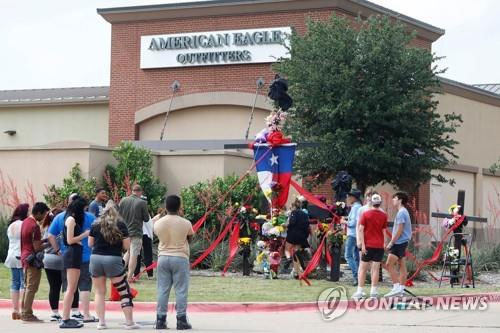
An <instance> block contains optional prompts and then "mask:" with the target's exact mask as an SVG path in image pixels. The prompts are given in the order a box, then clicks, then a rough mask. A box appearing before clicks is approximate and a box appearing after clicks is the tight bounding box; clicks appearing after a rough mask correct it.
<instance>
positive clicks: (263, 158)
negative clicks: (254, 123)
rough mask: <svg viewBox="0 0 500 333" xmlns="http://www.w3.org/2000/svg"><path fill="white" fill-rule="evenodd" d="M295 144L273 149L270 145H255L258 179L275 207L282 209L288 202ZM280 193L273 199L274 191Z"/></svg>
mask: <svg viewBox="0 0 500 333" xmlns="http://www.w3.org/2000/svg"><path fill="white" fill-rule="evenodd" d="M295 147H296V144H295V143H288V144H283V145H280V146H276V147H271V146H270V145H268V144H265V143H262V144H259V143H256V144H254V147H253V149H254V159H255V161H256V162H257V166H256V169H257V177H258V178H259V183H260V187H261V188H262V191H263V192H264V195H265V196H266V198H267V199H268V200H269V201H272V205H273V207H276V208H281V207H283V206H284V205H285V204H286V201H287V200H288V190H289V188H290V180H291V178H292V171H293V158H294V156H295ZM273 187H276V188H277V189H278V192H277V193H276V196H275V197H272V196H271V194H272V189H273Z"/></svg>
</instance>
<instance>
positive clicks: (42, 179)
mask: <svg viewBox="0 0 500 333" xmlns="http://www.w3.org/2000/svg"><path fill="white" fill-rule="evenodd" d="M0 161H1V164H0V171H1V173H2V176H3V179H4V181H7V182H8V181H9V180H10V179H11V180H12V182H13V184H15V186H16V187H17V193H18V194H19V196H20V198H21V200H23V201H28V200H27V199H28V198H27V196H26V190H29V188H30V185H31V187H32V189H33V194H34V196H35V199H36V200H43V194H45V193H46V186H49V185H52V184H55V185H57V186H60V185H62V180H63V178H64V177H66V176H67V175H68V174H69V171H70V170H71V168H72V167H73V166H74V165H75V164H76V163H79V164H80V169H81V170H82V174H83V176H84V177H86V178H89V177H96V178H97V179H98V180H99V181H100V180H101V177H102V172H103V170H104V166H105V165H106V164H108V163H113V158H112V156H111V151H110V150H109V149H108V148H104V147H91V146H89V145H86V144H81V143H80V144H79V143H72V144H66V145H63V144H58V145H52V147H50V146H49V147H31V148H15V149H14V148H4V149H0ZM0 195H2V193H0ZM3 195H9V194H8V193H7V194H3ZM0 206H1V204H0ZM5 210H6V207H0V211H5Z"/></svg>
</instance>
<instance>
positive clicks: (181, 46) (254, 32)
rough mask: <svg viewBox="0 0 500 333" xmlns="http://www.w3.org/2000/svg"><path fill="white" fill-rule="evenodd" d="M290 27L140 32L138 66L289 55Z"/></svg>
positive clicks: (217, 62)
mask: <svg viewBox="0 0 500 333" xmlns="http://www.w3.org/2000/svg"><path fill="white" fill-rule="evenodd" d="M291 33H292V30H291V28H290V27H281V28H260V29H246V30H226V31H212V32H195V33H181V34H172V35H152V36H141V68H142V69H146V68H164V67H188V66H210V65H234V64H253V63H269V62H275V61H277V60H278V59H279V58H289V57H290V54H289V53H288V50H287V49H286V47H285V45H288V41H289V40H288V38H287V36H288V35H290V34H291Z"/></svg>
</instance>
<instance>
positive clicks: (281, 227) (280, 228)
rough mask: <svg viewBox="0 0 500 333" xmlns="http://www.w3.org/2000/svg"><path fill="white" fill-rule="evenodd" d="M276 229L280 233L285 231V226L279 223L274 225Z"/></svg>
mask: <svg viewBox="0 0 500 333" xmlns="http://www.w3.org/2000/svg"><path fill="white" fill-rule="evenodd" d="M276 230H278V231H279V232H280V233H282V232H284V231H285V227H283V226H282V225H279V226H277V227H276Z"/></svg>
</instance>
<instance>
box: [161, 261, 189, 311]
mask: <svg viewBox="0 0 500 333" xmlns="http://www.w3.org/2000/svg"><path fill="white" fill-rule="evenodd" d="M156 278H157V297H158V298H157V303H158V304H157V307H156V312H157V314H158V315H166V314H167V308H168V297H169V296H170V289H171V288H172V286H173V287H174V289H175V311H176V312H177V316H185V315H186V310H187V298H188V287H189V260H188V259H186V258H183V257H172V256H158V268H157V269H156Z"/></svg>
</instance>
